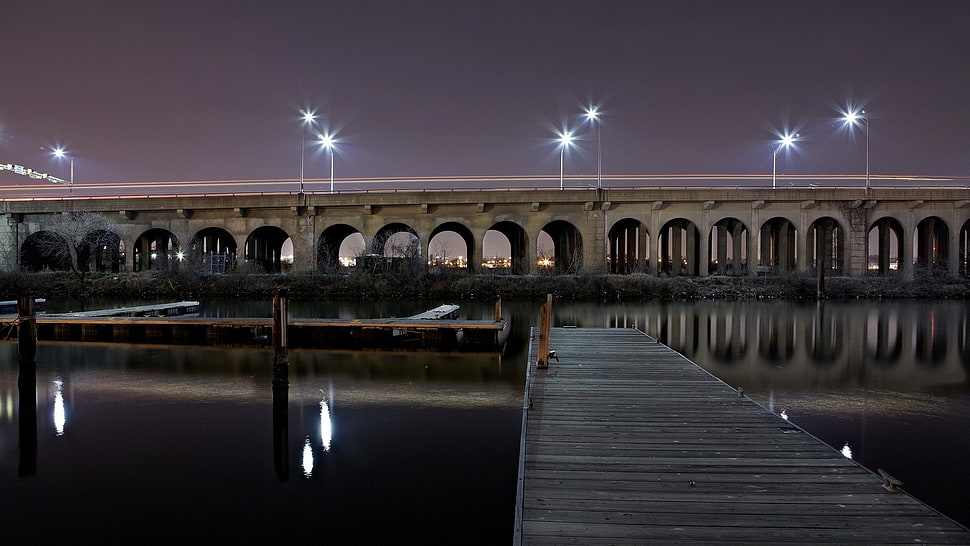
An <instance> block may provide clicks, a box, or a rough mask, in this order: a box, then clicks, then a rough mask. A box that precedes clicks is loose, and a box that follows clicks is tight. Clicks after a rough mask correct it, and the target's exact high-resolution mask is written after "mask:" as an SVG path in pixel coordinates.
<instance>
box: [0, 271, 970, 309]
mask: <svg viewBox="0 0 970 546" xmlns="http://www.w3.org/2000/svg"><path fill="white" fill-rule="evenodd" d="M279 290H286V291H287V292H288V293H289V294H290V295H291V297H310V298H322V299H331V300H351V301H352V300H387V299H410V298H432V299H440V298H447V299H452V300H460V301H475V300H485V301H489V300H494V299H495V298H496V297H499V296H500V297H502V298H504V299H509V300H525V301H530V300H535V301H538V300H542V299H544V298H545V296H546V294H553V297H554V298H555V299H557V300H562V301H591V302H593V301H647V300H697V299H747V298H759V299H763V298H771V299H775V298H777V299H791V300H809V299H816V298H817V297H818V295H817V284H816V279H815V278H814V277H807V276H798V275H791V276H783V277H654V276H649V275H639V274H634V275H603V274H599V275H594V274H590V275H469V274H462V273H451V272H445V273H425V274H422V275H365V274H350V275H320V274H300V273H287V274H265V275H263V274H249V273H246V274H242V273H241V274H228V275H201V274H198V273H173V272H152V273H137V274H133V273H120V274H110V275H94V276H89V277H88V278H86V279H85V281H84V282H81V281H79V280H78V279H77V278H76V277H75V276H73V275H71V274H69V273H37V274H22V273H14V274H2V275H0V300H12V299H16V298H17V296H19V295H29V296H33V297H38V298H46V299H63V298H82V299H83V298H90V297H111V298H125V299H159V298H162V299H164V298H172V299H200V298H209V297H246V298H268V297H271V296H272V295H273V294H275V293H276V292H277V291H279ZM968 295H970V279H942V278H935V277H927V276H919V277H918V278H916V279H914V280H911V281H904V280H902V279H899V278H893V277H889V278H881V277H863V278H848V277H834V278H828V279H826V281H825V294H824V297H825V298H828V299H906V298H915V299H966V298H967V297H968Z"/></svg>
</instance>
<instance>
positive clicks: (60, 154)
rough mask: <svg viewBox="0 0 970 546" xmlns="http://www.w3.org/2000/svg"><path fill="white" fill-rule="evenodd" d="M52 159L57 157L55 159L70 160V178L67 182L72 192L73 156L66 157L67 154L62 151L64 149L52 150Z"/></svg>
mask: <svg viewBox="0 0 970 546" xmlns="http://www.w3.org/2000/svg"><path fill="white" fill-rule="evenodd" d="M54 157H57V158H64V157H66V158H68V159H70V160H71V178H69V180H70V188H71V189H72V190H73V189H74V156H70V155H67V152H65V151H64V148H54Z"/></svg>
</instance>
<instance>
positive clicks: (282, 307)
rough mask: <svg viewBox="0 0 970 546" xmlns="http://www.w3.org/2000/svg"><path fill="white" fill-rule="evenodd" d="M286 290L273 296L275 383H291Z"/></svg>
mask: <svg viewBox="0 0 970 546" xmlns="http://www.w3.org/2000/svg"><path fill="white" fill-rule="evenodd" d="M286 327H287V324H286V291H284V290H280V291H279V292H277V293H276V295H275V296H273V331H272V337H273V384H274V385H288V384H289V372H288V370H287V368H288V367H289V356H288V355H287V350H286Z"/></svg>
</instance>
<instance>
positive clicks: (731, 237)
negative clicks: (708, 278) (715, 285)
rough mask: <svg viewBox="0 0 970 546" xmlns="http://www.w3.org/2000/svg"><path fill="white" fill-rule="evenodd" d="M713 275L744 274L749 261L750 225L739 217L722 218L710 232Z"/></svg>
mask: <svg viewBox="0 0 970 546" xmlns="http://www.w3.org/2000/svg"><path fill="white" fill-rule="evenodd" d="M709 244H710V252H709V253H708V255H709V256H710V257H711V263H710V265H709V267H708V272H709V273H710V274H712V275H744V274H745V271H746V269H747V261H748V226H746V225H744V222H742V221H741V220H738V219H737V218H722V219H720V220H718V221H717V222H716V223H715V224H714V225H713V226H712V227H711V233H710V242H709Z"/></svg>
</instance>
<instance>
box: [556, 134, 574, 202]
mask: <svg viewBox="0 0 970 546" xmlns="http://www.w3.org/2000/svg"><path fill="white" fill-rule="evenodd" d="M572 141H573V134H572V133H570V132H569V131H566V132H564V133H563V134H562V135H560V136H559V143H560V144H559V189H560V190H561V189H563V184H562V164H563V156H564V155H565V153H566V147H567V146H569V144H570V143H571V142H572Z"/></svg>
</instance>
